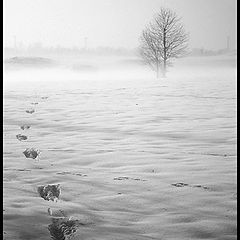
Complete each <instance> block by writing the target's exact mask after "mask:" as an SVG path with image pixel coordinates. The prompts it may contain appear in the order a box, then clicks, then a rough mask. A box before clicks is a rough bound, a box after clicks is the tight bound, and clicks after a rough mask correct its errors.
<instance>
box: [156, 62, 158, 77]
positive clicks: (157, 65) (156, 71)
mask: <svg viewBox="0 0 240 240" xmlns="http://www.w3.org/2000/svg"><path fill="white" fill-rule="evenodd" d="M156 73H157V78H159V63H158V62H157V69H156Z"/></svg>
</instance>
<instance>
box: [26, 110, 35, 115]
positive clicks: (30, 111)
mask: <svg viewBox="0 0 240 240" xmlns="http://www.w3.org/2000/svg"><path fill="white" fill-rule="evenodd" d="M34 112H35V110H34V109H29V110H26V113H30V114H32V113H34Z"/></svg>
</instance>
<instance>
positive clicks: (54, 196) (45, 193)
mask: <svg viewBox="0 0 240 240" xmlns="http://www.w3.org/2000/svg"><path fill="white" fill-rule="evenodd" d="M37 190H38V193H39V195H40V197H42V198H43V199H44V200H47V201H50V200H51V201H54V202H56V201H57V200H58V199H59V196H60V193H61V188H60V184H57V185H46V186H39V187H38V189H37Z"/></svg>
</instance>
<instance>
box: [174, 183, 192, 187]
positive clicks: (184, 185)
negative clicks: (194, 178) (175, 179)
mask: <svg viewBox="0 0 240 240" xmlns="http://www.w3.org/2000/svg"><path fill="white" fill-rule="evenodd" d="M171 185H172V186H174V187H186V186H189V185H188V184H187V183H181V182H180V183H172V184H171Z"/></svg>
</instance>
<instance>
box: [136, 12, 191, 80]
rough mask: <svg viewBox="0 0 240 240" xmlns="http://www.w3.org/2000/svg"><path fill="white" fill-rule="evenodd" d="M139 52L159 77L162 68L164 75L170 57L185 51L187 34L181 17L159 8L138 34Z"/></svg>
mask: <svg viewBox="0 0 240 240" xmlns="http://www.w3.org/2000/svg"><path fill="white" fill-rule="evenodd" d="M140 43H141V45H140V54H141V56H142V57H143V59H144V60H145V61H146V63H147V64H149V65H150V66H151V67H152V68H153V69H154V70H155V71H156V72H157V77H159V71H160V69H161V70H162V73H163V76H164V77H165V75H166V69H167V65H169V64H171V59H173V58H179V57H182V56H183V55H184V54H185V53H186V49H187V43H188V34H187V33H186V32H185V29H184V27H183V25H182V23H181V19H180V18H178V17H177V14H176V13H175V12H173V11H172V10H170V9H167V8H161V9H160V12H159V13H158V14H157V15H156V17H155V18H154V20H153V22H151V23H150V24H149V25H148V26H147V27H146V28H145V30H143V32H142V35H141V36H140Z"/></svg>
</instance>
